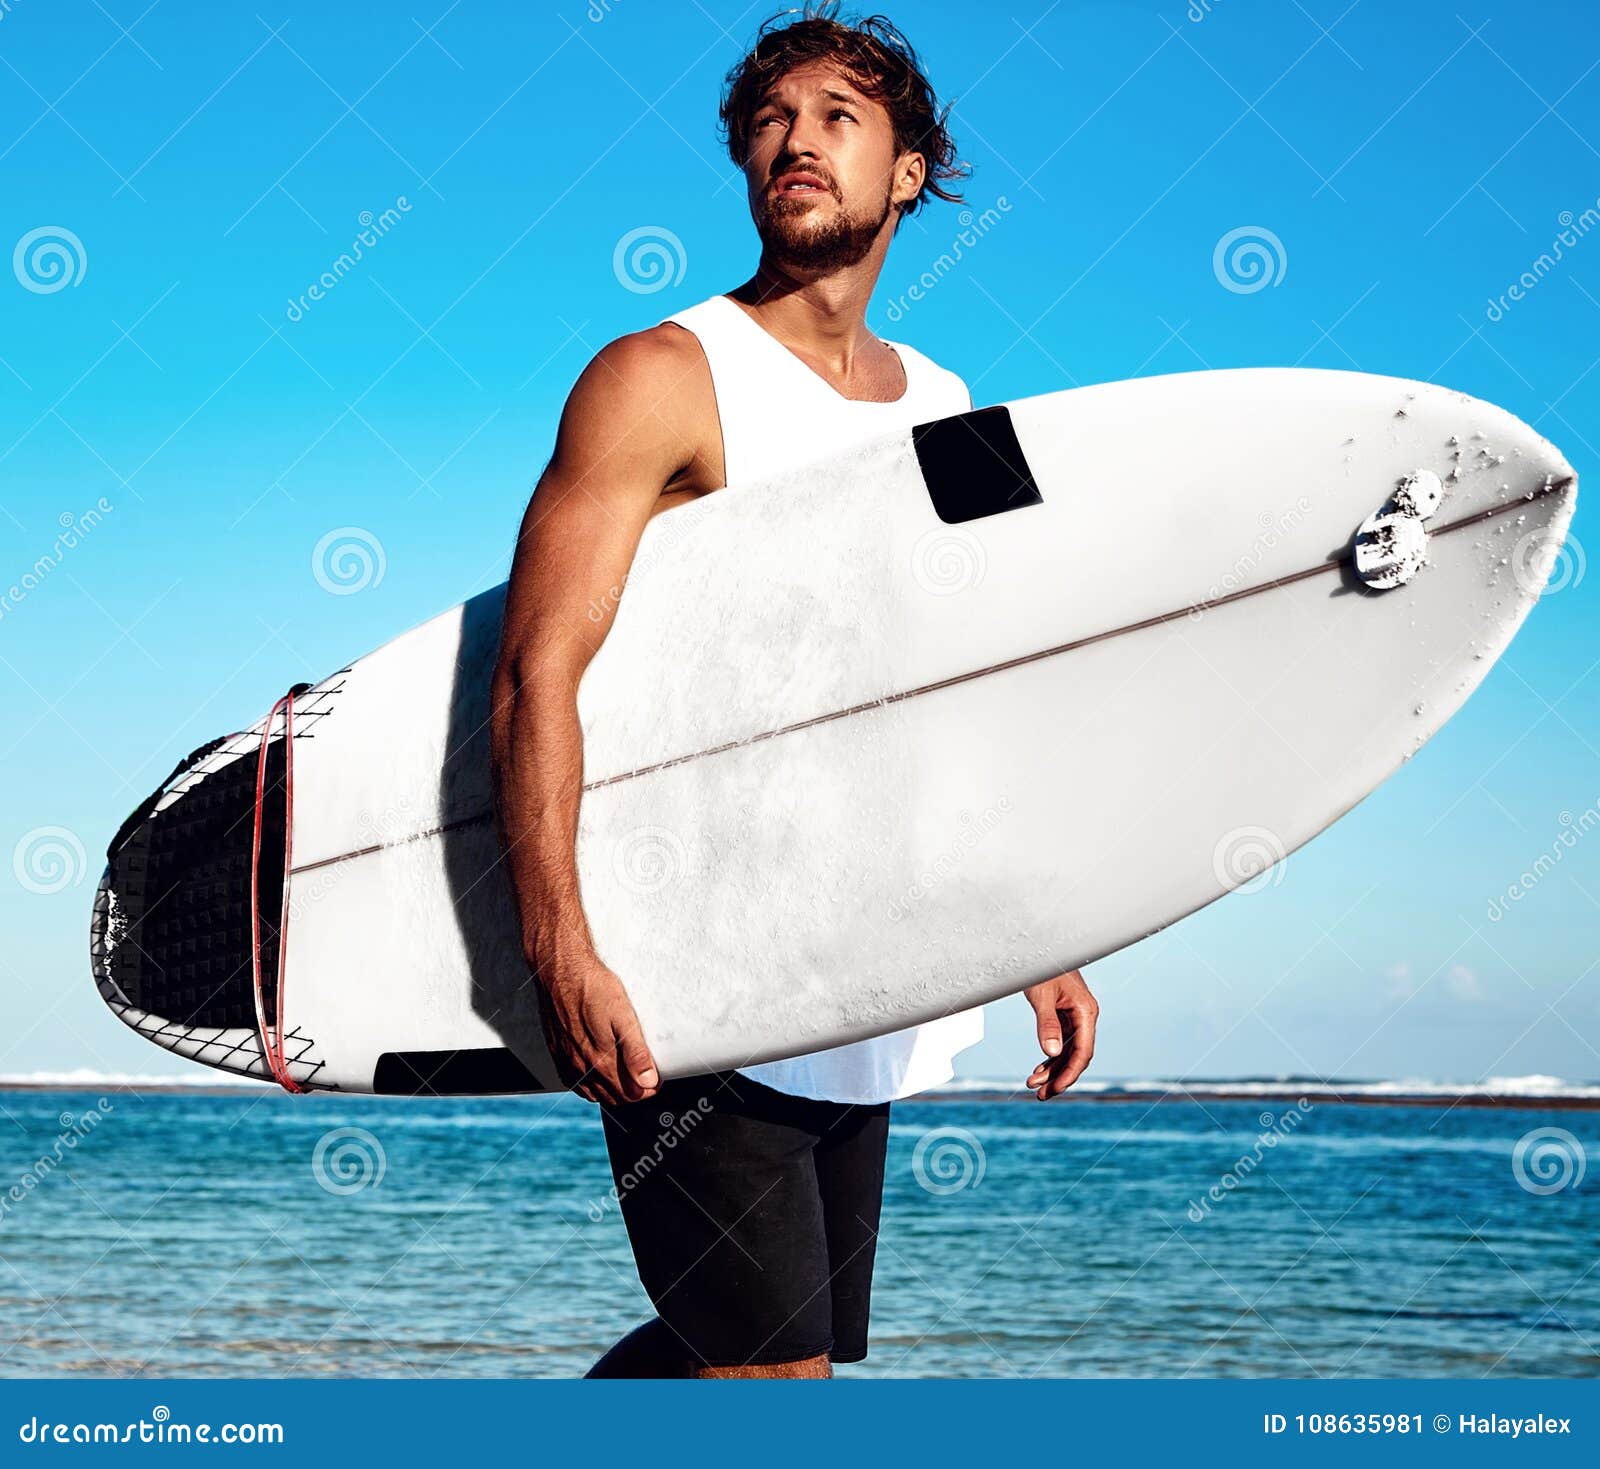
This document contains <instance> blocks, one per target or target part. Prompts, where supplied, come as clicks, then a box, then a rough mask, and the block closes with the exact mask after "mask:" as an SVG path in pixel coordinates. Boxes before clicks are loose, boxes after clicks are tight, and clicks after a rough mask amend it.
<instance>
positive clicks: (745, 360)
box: [667, 296, 983, 1103]
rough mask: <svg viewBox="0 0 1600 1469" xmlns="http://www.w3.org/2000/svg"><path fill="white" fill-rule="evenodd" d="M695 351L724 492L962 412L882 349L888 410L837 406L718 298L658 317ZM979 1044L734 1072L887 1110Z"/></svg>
mask: <svg viewBox="0 0 1600 1469" xmlns="http://www.w3.org/2000/svg"><path fill="white" fill-rule="evenodd" d="M667 320H668V321H670V322H674V323H676V324H677V325H678V326H681V327H684V328H685V329H687V330H688V331H691V332H693V333H694V334H695V336H696V337H698V338H699V339H700V346H701V349H702V350H703V351H704V352H705V355H706V361H707V363H708V364H710V367H711V382H712V385H713V387H714V388H715V389H716V395H717V412H718V414H719V416H720V417H721V419H722V457H723V461H724V466H725V469H724V473H725V477H726V479H727V481H728V483H729V484H749V483H753V482H758V481H760V480H762V479H765V478H768V477H770V476H771V475H773V474H776V473H779V472H780V471H783V470H787V469H793V468H794V467H795V466H796V465H798V464H803V463H805V462H806V461H807V460H810V459H821V458H827V457H829V456H831V455H834V454H838V453H840V452H842V451H843V450H845V449H848V448H850V447H851V446H852V445H854V444H857V443H861V442H863V441H865V440H867V439H872V438H877V437H879V436H881V435H884V434H889V433H893V432H894V431H895V430H896V429H903V428H910V427H911V426H912V425H913V424H917V423H926V422H928V421H929V420H930V419H934V418H946V417H948V416H949V415H950V414H952V413H965V412H966V411H967V410H968V409H969V408H970V407H971V406H972V395H971V394H970V393H969V392H968V391H967V385H966V384H965V383H964V382H963V381H962V380H961V379H960V378H959V377H957V376H956V374H955V373H953V372H949V371H947V370H946V369H945V368H942V367H940V366H939V365H938V364H937V363H934V362H931V361H930V360H929V359H928V358H926V357H924V356H923V355H922V354H921V353H920V352H918V351H916V350H915V349H914V348H911V347H907V346H906V345H904V344H903V343H901V342H889V343H888V344H887V345H888V346H890V347H892V348H893V349H894V351H895V353H896V354H897V355H898V356H899V358H900V362H901V365H902V366H903V367H904V369H905V374H906V390H905V393H904V394H903V395H902V396H901V397H899V398H897V399H896V400H895V401H894V402H893V403H866V402H858V401H856V400H855V399H852V398H846V397H845V396H844V395H843V394H842V393H840V392H839V391H838V390H837V389H835V388H834V387H833V386H832V385H831V384H830V383H828V382H827V381H826V379H824V378H823V377H821V376H820V375H819V374H818V373H816V372H814V371H813V370H812V369H811V368H810V367H808V366H806V364H805V363H804V362H802V361H801V360H800V358H798V357H796V356H795V354H794V353H793V352H791V351H790V350H789V349H788V348H787V347H785V346H784V345H783V343H782V342H780V341H779V340H778V339H777V338H776V337H774V336H773V335H772V334H771V333H770V332H769V331H767V330H766V328H764V327H763V326H761V325H760V324H759V323H758V322H757V321H756V320H755V319H754V318H753V317H751V316H749V315H748V314H747V313H746V312H745V310H744V308H743V307H742V306H740V305H739V304H738V303H737V302H735V301H732V300H730V299H729V298H728V297H727V296H713V297H711V299H710V300H708V301H702V302H701V303H700V304H699V305H698V306H690V307H689V308H688V309H687V310H684V311H678V312H675V313H674V314H673V315H671V316H669V317H667ZM796 423H803V424H805V426H806V439H807V442H808V444H809V445H811V446H813V447H814V452H805V453H801V454H798V455H797V454H796V452H795V450H794V446H793V441H792V439H791V438H790V436H789V433H788V430H789V429H791V428H792V427H793V425H794V424H796ZM982 1038H983V1012H982V1010H964V1011H961V1012H960V1013H958V1014H955V1015H946V1016H943V1017H942V1018H940V1019H938V1020H932V1021H929V1022H928V1023H927V1024H925V1025H917V1026H913V1027H912V1028H911V1029H910V1030H902V1031H897V1032H896V1033H895V1034H893V1035H885V1036H879V1037H877V1038H876V1039H874V1040H869V1041H855V1042H853V1043H852V1044H850V1045H847V1046H836V1047H834V1048H833V1049H832V1050H829V1051H818V1052H816V1053H815V1054H813V1055H810V1056H797V1057H795V1058H794V1059H793V1060H790V1061H767V1062H763V1063H762V1064H760V1065H756V1066H741V1067H740V1068H739V1070H740V1071H741V1072H742V1073H743V1074H744V1075H745V1076H749V1077H753V1078H754V1079H755V1080H756V1081H759V1082H761V1083H762V1084H763V1085H765V1086H770V1087H772V1088H774V1089H775V1090H777V1091H780V1092H787V1093H788V1094H789V1095H791V1096H797V1097H814V1098H818V1099H821V1100H825V1101H833V1102H859V1103H871V1102H887V1101H892V1100H893V1099H894V1098H896V1097H909V1096H911V1095H912V1094H913V1093H915V1092H920V1091H924V1090H926V1089H927V1088H928V1087H930V1086H938V1085H939V1084H940V1083H941V1082H945V1081H948V1080H949V1079H950V1077H951V1075H952V1074H953V1072H954V1066H953V1062H954V1060H955V1057H956V1054H957V1053H958V1052H960V1051H964V1050H965V1049H966V1048H967V1047H968V1046H970V1045H974V1044H975V1043H976V1042H978V1041H979V1040H981V1039H982Z"/></svg>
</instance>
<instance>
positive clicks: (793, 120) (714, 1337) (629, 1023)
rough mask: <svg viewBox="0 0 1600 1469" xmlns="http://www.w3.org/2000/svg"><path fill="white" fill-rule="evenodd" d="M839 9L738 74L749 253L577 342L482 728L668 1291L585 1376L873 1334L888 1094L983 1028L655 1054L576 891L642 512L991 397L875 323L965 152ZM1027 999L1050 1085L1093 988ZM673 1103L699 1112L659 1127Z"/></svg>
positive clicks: (775, 1363) (726, 106)
mask: <svg viewBox="0 0 1600 1469" xmlns="http://www.w3.org/2000/svg"><path fill="white" fill-rule="evenodd" d="M833 11H834V7H833V6H832V5H827V6H823V7H821V9H820V10H819V11H810V10H808V11H807V13H806V14H805V16H804V17H803V18H802V19H801V20H799V21H797V22H796V23H794V24H792V25H789V26H787V27H783V28H776V29H775V28H774V23H773V22H769V23H768V25H767V26H766V27H764V28H763V30H762V33H761V35H760V37H759V38H758V41H757V44H756V46H755V48H754V50H753V51H752V52H751V54H750V55H749V56H747V57H746V58H745V59H744V60H743V61H742V62H741V63H740V64H739V65H738V66H737V67H735V68H734V70H733V71H732V72H731V73H730V74H729V77H728V88H727V92H726V95H725V97H724V100H723V104H722V121H723V125H724V127H725V129H726V132H727V141H728V148H729V152H730V154H731V156H732V158H733V161H734V162H735V163H736V164H737V165H739V166H740V167H741V168H742V169H743V170H744V174H745V178H746V182H747V185H748V191H749V199H750V210H751V214H752V216H753V218H754V221H755V225H756V229H757V231H758V233H759V234H760V237H761V246H762V249H761V259H760V262H759V264H758V266H757V268H756V272H755V274H754V276H752V277H751V279H750V280H748V281H747V282H745V284H744V285H742V286H740V287H739V288H738V289H737V290H734V291H731V292H729V293H728V294H727V295H721V296H714V297H712V298H711V299H709V300H707V301H704V302H702V303H700V304H699V305H698V306H694V307H691V308H689V309H688V310H686V311H681V312H679V313H677V314H676V315H675V316H673V317H671V318H669V319H668V320H667V321H664V322H662V323H661V324H659V325H657V326H655V327H652V328H651V329H649V330H647V331H641V332H637V333H634V334H632V335H629V336H625V337H621V338H619V339H617V340H616V341H614V342H612V343H610V344H609V345H608V346H606V347H605V348H604V349H602V350H601V352H600V353H599V354H598V355H597V356H596V357H595V358H594V360H593V361H592V362H591V363H590V364H589V365H588V367H587V368H585V370H584V372H583V374H582V376H581V377H580V378H579V379H578V382H577V384H576V386H575V387H574V388H573V390H572V394H571V396H570V397H569V399H568V401H567V404H566V408H565V411H564V413H563V415H562V419H561V425H560V430H559V432H558V435H557V440H556V447H555V453H554V456H553V457H552V459H551V461H550V464H549V466H548V467H547V468H546V470H545V472H544V475H543V476H542V478H541V479H540V482H539V486H538V489H537V491H536V492H535V494H534V497H533V500H532V503H531V504H530V505H529V508H528V512H527V515H526V517H525V519H524V521H523V525H522V528H521V531H520V534H519V539H518V544H517V552H516V559H515V563H514V566H513V568H512V574H511V584H510V590H509V594H508V597H507V603H506V620H505V630H504V634H503V641H502V647H501V653H500V662H499V666H498V668H497V670H496V673H495V722H494V730H493V737H494V760H495V773H496V781H497V790H498V795H499V805H500V814H501V824H502V829H503V835H504V839H505V846H506V855H507V861H508V864H509V869H510V874H511V879H512V885H513V889H514V891H515V894H516V899H517V903H518V909H519V913H520V917H521V921H522V926H523V935H524V945H525V949H526V953H527V957H528V961H529V963H530V965H531V967H532V969H533V972H534V974H535V976H536V982H537V983H538V984H539V986H540V990H541V996H540V998H541V1002H542V1006H543V1011H544V1016H545V1025H546V1031H547V1034H548V1037H549V1039H550V1044H551V1049H552V1051H553V1053H554V1055H555V1057H556V1060H557V1064H558V1065H559V1066H560V1067H561V1069H562V1073H563V1077H564V1078H565V1079H566V1080H567V1081H568V1082H569V1083H570V1084H571V1085H572V1086H573V1087H574V1089H575V1090H576V1091H577V1092H578V1093H579V1094H580V1095H581V1096H584V1097H586V1098H588V1099H589V1100H590V1101H593V1102H597V1103H599V1104H600V1106H601V1109H602V1113H603V1117H604V1123H605V1131H606V1143H607V1148H608V1151H609V1153H610V1157H611V1164H612V1169H613V1171H614V1173H615V1175H616V1177H617V1180H618V1196H619V1198H620V1200H621V1206H622V1212H623V1217H624V1220H625V1222H626V1224H627V1227H628V1234H629V1238H630V1240H631V1242H632V1244H633V1250H634V1256H635V1259H636V1261H637V1263H638V1267H639V1274H640V1278H641V1279H642V1281H643V1282H644V1286H645V1289H646V1291H647V1292H648V1293H649V1295H650V1298H651V1300H652V1302H653V1303H654V1305H655V1307H656V1310H657V1312H658V1313H659V1314H658V1315H657V1316H656V1317H655V1318H654V1319H653V1320H651V1321H649V1322H647V1323H646V1324H645V1325H644V1326H642V1327H640V1328H639V1329H638V1330H636V1331H634V1332H633V1333H631V1334H630V1335H629V1336H628V1337H626V1338H624V1339H623V1341H621V1342H619V1343H618V1344H617V1346H615V1347H614V1348H613V1349H612V1350H611V1351H610V1352H609V1353H607V1355H606V1356H605V1358H603V1359H602V1361H601V1362H600V1363H599V1364H598V1365H597V1366H596V1368H595V1369H594V1372H593V1373H592V1374H591V1375H594V1376H630V1377H646V1376H649V1377H663V1376H665V1377H683V1376H703V1377H826V1376H829V1375H831V1364H832V1363H833V1362H853V1361H859V1360H861V1358H863V1357H864V1356H865V1355H866V1333H867V1315H868V1305H869V1297H870V1290H871V1281H872V1263H873V1256H874V1250H875V1246H876V1240H877V1226H878V1215H879V1205H880V1201H881V1196H882V1189H883V1164H884V1150H885V1144H886V1140H887V1135H888V1113H889V1103H890V1102H891V1101H892V1100H894V1099H896V1098H900V1097H905V1096H909V1095H911V1094H912V1093H913V1092H916V1091H919V1090H922V1089H925V1088H926V1087H928V1086H932V1085H936V1084H938V1083H940V1082H943V1081H945V1080H947V1079H948V1078H949V1077H950V1075H951V1071H952V1061H953V1058H954V1056H955V1055H956V1053H957V1052H958V1051H960V1050H962V1049H964V1048H965V1047H967V1046H969V1045H971V1044H972V1043H973V1042H974V1041H976V1040H977V1039H978V1038H979V1037H980V1035H981V1034H982V1025H981V1017H980V1013H979V1012H978V1011H970V1012H967V1013H965V1014H960V1015H950V1016H945V1017H942V1018H940V1019H938V1020H935V1021H933V1022H931V1023H929V1024H926V1025H920V1026H916V1027H914V1028H913V1029H911V1030H908V1031H903V1032H901V1033H899V1034H897V1035H891V1036H884V1037H881V1038H879V1039H876V1040H871V1041H864V1042H858V1043H856V1044H854V1045H847V1046H841V1047H839V1048H837V1049H835V1050H830V1051H826V1052H822V1053H820V1054H817V1055H812V1056H802V1057H799V1058H797V1059H795V1060H791V1061H778V1062H769V1063H766V1064H762V1065H754V1066H746V1067H741V1068H740V1069H738V1070H737V1071H732V1072H727V1073H720V1074H717V1075H714V1076H702V1077H689V1078H679V1079H677V1080H672V1081H667V1082H663V1081H662V1079H661V1077H660V1076H659V1074H658V1072H657V1071H656V1068H655V1064H654V1062H653V1061H652V1059H651V1055H650V1049H649V1046H648V1045H647V1044H646V1042H645V1039H644V1037H643V1035H642V1034H641V1033H640V1029H639V1024H638V1021H637V1019H636V1017H635V1015H634V1011H633V1007H632V1006H631V1004H630V1003H629V1001H628V996H627V992H626V989H625V987H624V981H625V980H626V976H620V977H619V976H618V975H616V974H614V973H612V972H611V971H610V970H609V969H608V968H606V966H605V965H604V963H602V962H601V960H600V958H599V957H598V955H597V954H596V952H595V948H594V944H593V941H592V939H591V936H590V933H589V930H588V926H587V924H586V922H585V919H584V913H583V907H582V903H581V901H580V896H579V891H578V878H577V872H576V866H575V859H574V843H575V837H576V831H577V821H578V805H579V799H580V792H581V788H582V784H583V751H582V734H581V729H580V726H579V722H578V715H577V689H578V683H579V680H580V678H581V677H582V675H583V672H584V669H585V668H586V667H587V666H588V664H589V661H590V659H591V658H592V657H593V656H594V654H595V652H596V650H597V649H598V647H599V646H600V644H601V642H602V641H603V640H604V638H605V636H606V633H607V631H608V629H609V627H610V624H611V618H612V614H613V612H614V609H615V605H616V589H617V588H620V587H621V586H623V584H624V582H625V580H626V577H627V573H628V569H629V566H630V564H631V562H632V559H633V555H634V551H635V549H636V547H637V546H638V543H639V538H640V535H641V534H642V532H643V530H644V527H645V524H646V522H647V521H648V520H649V519H650V517H651V516H653V515H657V514H659V513H660V512H661V511H663V510H667V509H670V508H671V507H672V506H674V505H680V504H683V503H684V502H686V501H689V500H692V499H695V498H697V497H698V496H701V495H705V494H709V493H712V492H713V491H714V490H716V489H717V488H718V487H719V486H722V485H725V484H727V483H729V482H740V481H744V482H751V481H756V480H759V479H761V478H763V477H765V476H769V475H771V474H772V473H774V472H776V471H778V470H781V469H787V468H792V467H793V466H794V465H796V464H797V463H800V462H803V461H804V460H805V459H807V458H819V457H823V456H826V455H829V454H834V453H837V452H839V451H840V450H841V449H843V448H845V447H846V446H847V445H848V444H850V443H851V442H853V441H856V440H860V439H865V438H870V437H874V436H877V435H881V434H884V433H887V432H890V431H892V430H894V429H896V428H904V427H907V426H909V425H911V424H913V423H918V422H924V421H927V420H929V419H934V418H940V417H944V416H947V415H949V414H953V413H960V412H965V411H966V410H967V409H969V408H970V407H971V406H972V401H971V396H970V394H969V393H968V391H967V389H966V386H965V384H964V383H963V382H962V381H961V379H960V378H958V377H956V376H955V375H954V374H953V373H950V372H947V371H945V370H944V369H943V368H940V367H937V366H935V365H934V364H933V363H932V362H930V361H929V360H928V359H927V358H926V357H924V356H922V355H921V354H920V353H918V352H916V351H914V350H912V349H911V348H910V347H907V346H905V345H904V344H899V343H896V344H890V343H887V342H883V341H880V340H878V339H877V338H875V337H873V336H872V334H871V333H870V332H869V331H868V330H867V328H866V324H865V313H866V307H867V302H868V300H869V299H870V297H871V295H872V290H873V287H874V285H875V284H876V282H877V279H878V274H879V271H880V270H881V269H882V266H883V261H884V257H885V255H886V253H887V251H888V248H889V241H890V239H891V238H892V237H893V235H894V231H895V228H896V226H897V225H898V223H899V221H900V219H901V218H902V217H903V216H904V215H906V214H909V213H911V212H912V211H914V210H916V209H918V208H920V207H921V205H922V203H923V201H924V199H925V198H926V196H927V195H928V194H930V193H932V194H935V195H937V196H938V197H940V198H942V199H947V200H956V199H958V198H959V196H958V195H955V194H952V193H949V192H947V191H946V190H945V189H944V188H943V187H942V186H941V182H940V181H941V180H952V179H956V178H959V177H960V176H961V174H962V172H963V170H962V169H961V168H960V167H959V166H958V165H957V164H956V163H955V150H954V145H953V144H952V142H951V140H950V137H949V134H948V133H947V132H946V131H945V128H944V125H943V121H942V119H941V117H940V116H939V114H938V112H937V110H936V103H935V98H934V95H933V92H932V91H931V89H930V88H929V86H928V84H927V82H926V80H925V79H924V78H923V76H922V74H921V72H920V70H919V69H918V65H917V61H916V57H915V54H914V53H913V52H912V50H911V48H910V47H909V45H907V43H906V42H905V40H904V38H903V37H902V36H901V35H900V33H899V32H898V31H897V30H896V29H895V28H894V27H893V26H891V25H890V24H888V22H887V21H885V20H883V19H882V18H881V17H874V18H872V19H871V20H867V21H863V22H859V23H856V24H846V23H843V22H841V21H839V20H838V19H837V18H836V17H835V16H834V14H833ZM597 609H598V610H599V611H600V613H601V615H600V616H599V617H596V615H595V613H596V610H597ZM1027 998H1028V1000H1029V1003H1030V1004H1032V1006H1033V1008H1034V1010H1035V1012H1036V1014H1037V1028H1038V1034H1039V1041H1040V1044H1041V1046H1042V1047H1043V1050H1044V1053H1045V1059H1044V1061H1042V1062H1041V1063H1040V1065H1039V1066H1038V1067H1037V1068H1035V1070H1034V1072H1033V1074H1032V1075H1031V1076H1030V1077H1029V1078H1028V1085H1029V1087H1030V1088H1032V1089H1034V1090H1035V1092H1036V1093H1037V1095H1038V1096H1039V1098H1040V1099H1041V1100H1044V1099H1048V1098H1049V1097H1052V1096H1055V1095H1058V1094H1059V1093H1060V1092H1062V1091H1063V1090H1065V1088H1067V1087H1068V1086H1070V1085H1071V1084H1072V1083H1073V1082H1074V1081H1076V1080H1077V1078H1078V1076H1079V1075H1080V1074H1081V1073H1082V1071H1083V1069H1084V1067H1085V1066H1086V1065H1087V1064H1088V1062H1089V1058H1090V1056H1091V1055H1092V1054H1093V1048H1094V1027H1095V1016H1096V1013H1097V1007H1096V1005H1095V1002H1094V999H1093V997H1092V996H1091V995H1090V993H1089V990H1088V988H1087V987H1086V986H1085V984H1084V982H1083V979H1082V976H1081V975H1079V974H1077V973H1072V974H1065V975H1062V976H1060V977H1059V978H1057V979H1054V980H1051V981H1048V982H1046V983H1044V984H1039V985H1036V986H1034V988H1033V989H1031V990H1029V991H1028V992H1027ZM1064 1039H1065V1042H1066V1043H1065V1044H1064V1043H1063V1042H1064ZM701 1098H704V1099H705V1102H706V1106H704V1107H702V1106H701V1105H700V1099H701ZM667 1113H670V1114H672V1117H673V1118H675V1119H688V1118H690V1117H691V1115H692V1120H693V1125H692V1126H684V1125H681V1123H680V1125H678V1126H677V1127H676V1128H675V1129H674V1132H673V1137H672V1140H671V1145H670V1146H663V1145H662V1128H663V1126H664V1124H663V1122H662V1120H661V1119H662V1117H663V1114H667ZM669 1122H670V1119H669Z"/></svg>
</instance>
